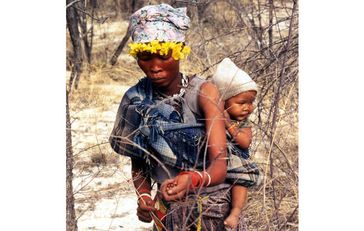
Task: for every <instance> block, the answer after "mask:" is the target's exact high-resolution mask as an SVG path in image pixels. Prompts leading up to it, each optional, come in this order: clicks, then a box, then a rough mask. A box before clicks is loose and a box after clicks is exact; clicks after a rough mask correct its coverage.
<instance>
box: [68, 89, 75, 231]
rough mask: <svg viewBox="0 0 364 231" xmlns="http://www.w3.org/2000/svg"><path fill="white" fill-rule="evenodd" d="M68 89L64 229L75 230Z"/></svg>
mask: <svg viewBox="0 0 364 231" xmlns="http://www.w3.org/2000/svg"><path fill="white" fill-rule="evenodd" d="M68 96H69V91H68V90H67V91H66V203H67V204H66V224H67V226H66V230H67V231H77V221H76V213H75V199H74V196H73V186H72V180H73V172H72V170H73V150H72V132H71V120H70V112H69V103H68Z"/></svg>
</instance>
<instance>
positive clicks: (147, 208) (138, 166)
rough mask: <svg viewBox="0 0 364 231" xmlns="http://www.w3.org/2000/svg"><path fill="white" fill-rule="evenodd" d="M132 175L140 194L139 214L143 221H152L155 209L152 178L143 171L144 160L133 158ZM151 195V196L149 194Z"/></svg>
mask: <svg viewBox="0 0 364 231" xmlns="http://www.w3.org/2000/svg"><path fill="white" fill-rule="evenodd" d="M131 175H132V178H133V183H134V187H135V190H136V193H137V196H138V208H137V215H138V218H139V220H141V221H143V222H151V221H152V217H151V215H150V212H151V211H154V210H155V208H154V201H153V200H152V197H151V196H150V195H151V193H150V192H151V189H152V188H151V180H150V177H148V176H146V174H145V173H144V171H143V161H142V160H138V159H134V158H132V159H131ZM148 195H149V196H148Z"/></svg>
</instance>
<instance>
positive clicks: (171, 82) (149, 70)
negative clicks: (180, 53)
mask: <svg viewBox="0 0 364 231" xmlns="http://www.w3.org/2000/svg"><path fill="white" fill-rule="evenodd" d="M137 58H138V65H139V67H140V68H141V69H142V70H143V72H144V73H145V74H146V76H147V77H148V78H149V79H150V80H151V81H152V83H153V86H154V87H158V88H161V89H165V90H166V91H174V90H175V88H176V87H177V88H178V85H179V81H180V79H179V78H177V77H178V74H179V60H174V59H173V57H172V51H169V53H168V55H160V54H158V53H156V54H155V53H153V54H152V53H150V52H141V53H139V54H138V55H137ZM167 93H168V92H167Z"/></svg>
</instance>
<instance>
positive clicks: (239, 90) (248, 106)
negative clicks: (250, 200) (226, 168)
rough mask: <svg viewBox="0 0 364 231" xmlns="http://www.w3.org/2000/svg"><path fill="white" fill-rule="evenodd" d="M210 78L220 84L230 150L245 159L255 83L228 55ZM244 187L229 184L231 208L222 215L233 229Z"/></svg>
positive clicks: (237, 218) (249, 135)
mask: <svg viewBox="0 0 364 231" xmlns="http://www.w3.org/2000/svg"><path fill="white" fill-rule="evenodd" d="M212 82H213V83H215V84H216V86H217V87H218V88H219V91H220V94H221V97H222V99H223V100H224V101H225V111H224V115H225V127H226V129H227V131H228V139H229V140H230V141H231V142H232V143H233V145H234V148H233V150H234V151H233V152H234V154H235V155H240V156H241V157H242V158H244V159H248V158H249V146H250V143H251V141H252V130H251V126H250V124H249V115H250V114H251V113H252V112H253V110H254V105H253V103H254V100H255V97H256V95H257V91H258V90H257V85H256V83H255V82H254V81H253V80H252V79H251V78H250V76H249V75H248V74H247V73H245V72H244V71H243V70H241V69H239V68H238V67H237V66H236V65H235V64H234V63H233V62H232V61H231V60H230V59H229V58H225V59H224V60H223V61H222V62H221V63H219V64H218V66H217V70H216V72H215V74H214V75H213V76H212ZM247 191H248V190H247V187H244V186H242V185H237V184H234V185H233V187H232V202H231V206H232V209H231V212H230V214H229V216H228V217H227V218H226V219H225V221H224V224H225V226H226V227H228V228H231V229H235V228H236V226H237V225H238V222H239V216H240V214H241V212H242V209H243V207H244V205H245V203H246V198H247Z"/></svg>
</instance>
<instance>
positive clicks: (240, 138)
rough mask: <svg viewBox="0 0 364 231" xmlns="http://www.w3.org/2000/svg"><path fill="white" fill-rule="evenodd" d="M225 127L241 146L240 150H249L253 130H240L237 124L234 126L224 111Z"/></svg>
mask: <svg viewBox="0 0 364 231" xmlns="http://www.w3.org/2000/svg"><path fill="white" fill-rule="evenodd" d="M224 116H225V127H226V129H227V130H228V132H229V133H230V135H231V137H232V138H233V139H234V140H235V142H236V143H237V144H238V145H239V146H240V148H243V149H246V148H249V146H250V144H251V142H252V129H251V128H250V127H246V128H239V127H238V126H237V124H234V123H232V122H231V120H230V116H229V114H228V113H227V112H226V111H224Z"/></svg>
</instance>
